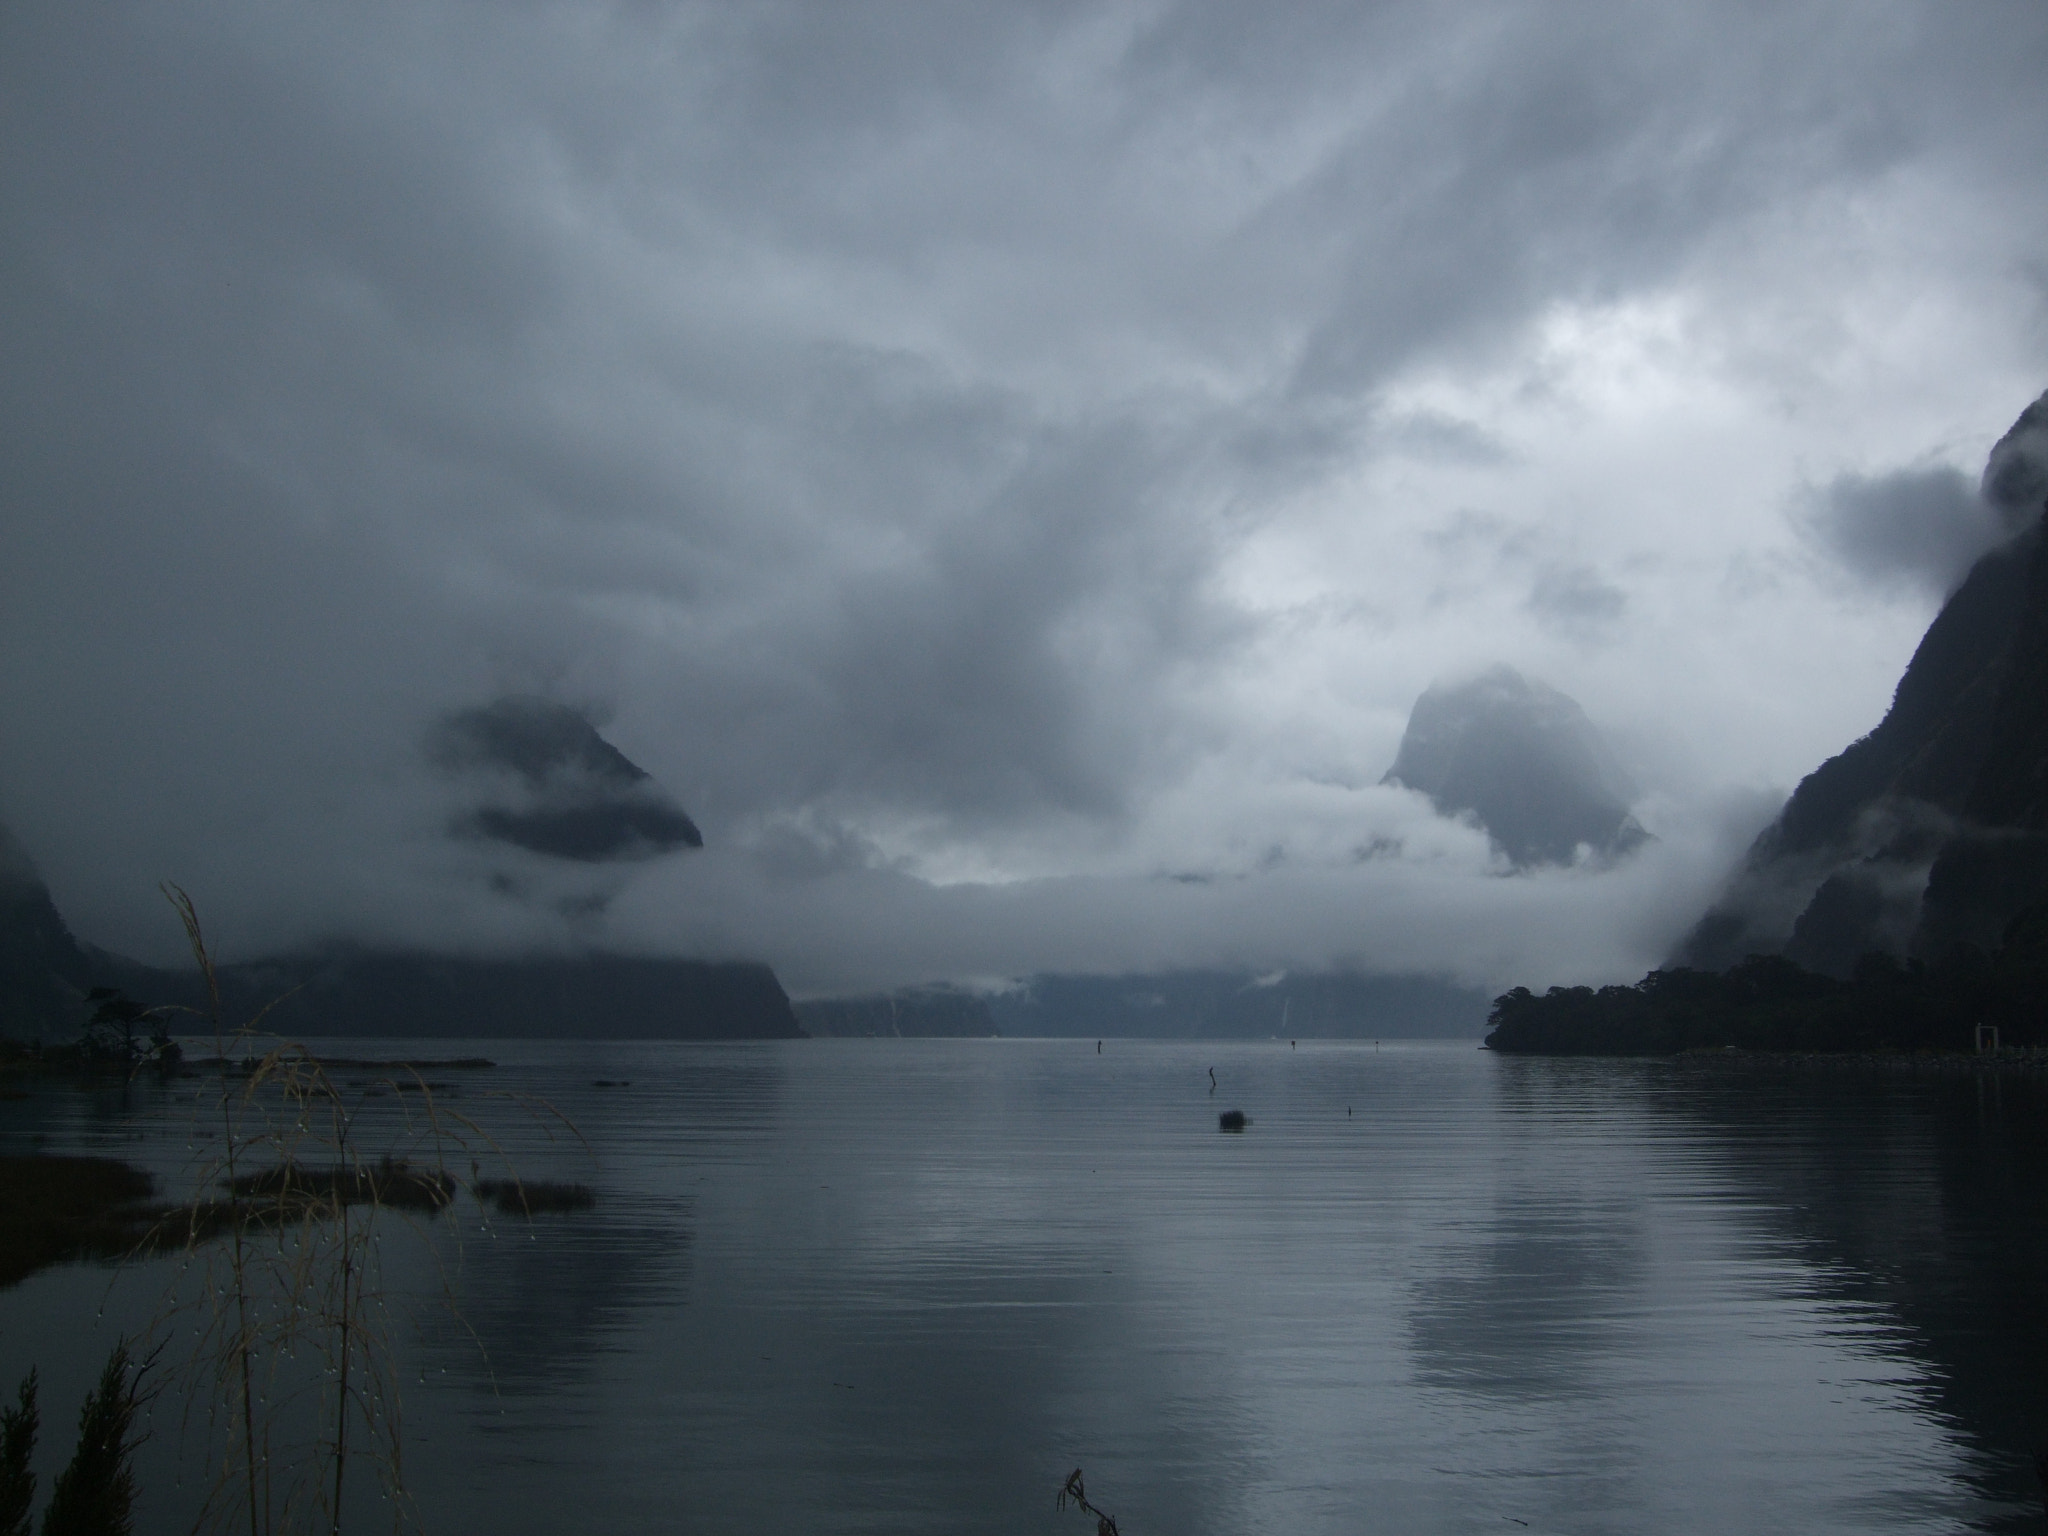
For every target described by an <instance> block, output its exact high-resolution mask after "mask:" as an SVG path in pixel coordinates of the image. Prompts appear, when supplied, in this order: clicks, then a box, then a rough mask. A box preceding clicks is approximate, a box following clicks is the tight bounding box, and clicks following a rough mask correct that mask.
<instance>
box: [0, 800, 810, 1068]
mask: <svg viewBox="0 0 2048 1536" xmlns="http://www.w3.org/2000/svg"><path fill="white" fill-rule="evenodd" d="M219 979H220V986H221V1001H222V1005H223V1015H224V1021H225V1023H226V1024H227V1025H228V1026H229V1027H230V1028H233V1027H235V1026H237V1025H239V1024H242V1023H244V1022H246V1021H247V1020H249V1019H250V1018H251V1017H252V1016H253V1015H255V1014H256V1013H257V1012H258V1011H259V1010H261V1009H263V1008H264V1007H265V1006H266V1005H268V1004H271V1003H273V1002H276V1001H277V1000H278V999H280V998H282V999H283V1001H282V1002H281V1003H278V1006H276V1007H275V1008H274V1009H272V1010H271V1011H270V1012H269V1013H268V1014H267V1015H266V1016H265V1017H264V1020H263V1025H262V1027H263V1029H264V1031H265V1032H266V1033H272V1034H288V1035H393V1036H413V1037H431V1036H442V1037H446V1036H461V1035H467V1036H480V1037H489V1036H508V1035H523V1036H565V1037H576V1036H583V1037H588V1038H592V1039H613V1040H618V1039H643V1038H659V1039H671V1040H734V1039H748V1040H770V1039H788V1038H791V1037H794V1036H799V1035H801V1034H802V1033H803V1031H802V1029H801V1028H799V1026H798V1024H797V1020H796V1015H795V1014H794V1013H793V1012H792V1011H791V1009H790V1005H789V997H788V995H787V994H786V993H784V991H783V990H782V984H781V982H779V981H777V980H776V978H775V973H774V972H773V971H772V970H770V969H769V968H768V967H767V966H765V965H761V964H757V963H752V962H746V961H707V960H671V959H662V958H656V957H649V956H638V955H618V954H609V953H606V952H604V951H601V950H600V951H590V952H586V953H582V954H574V955H542V956H523V957H512V958H506V959H483V958H470V957H465V956H456V955H431V954H417V953H402V952H395V951H389V950H382V951H380V950H365V949H337V950H334V951H330V952H328V953H325V954H319V955H306V956H285V957H279V958H273V959H268V960H261V961H254V962H248V963H244V964H237V965H224V966H222V967H221V968H220V973H219ZM99 986H104V987H114V988H118V989H119V990H120V991H121V992H123V993H125V994H126V995H127V996H129V997H131V998H133V999H134V1000H135V1001H137V1002H138V1003H141V1004H144V1005H148V1006H152V1007H154V1006H163V1005H170V1006H173V1007H177V1008H182V1009H192V1010H197V1012H196V1013H191V1014H186V1015H183V1016H181V1017H178V1018H174V1019H173V1020H172V1023H171V1027H172V1029H173V1031H174V1032H178V1033H194V1034H198V1033H204V1032H205V1031H206V1030H207V1029H209V1028H211V1026H210V1024H206V1023H205V1022H204V1010H205V1007H206V1001H207V1000H206V996H205V990H204V988H203V986H202V985H201V983H200V979H199V976H198V973H197V969H196V967H187V968H183V969H178V970H172V969H166V968H162V967H157V966H150V965H144V964H142V963H141V962H140V961H136V960H129V959H125V958H123V957H122V956H119V955H114V954H109V953H108V952H106V951H105V950H101V949H97V948H94V947H93V946H91V945H86V944H81V943H80V942H79V941H78V940H77V939H76V938H74V937H73V936H72V934H71V931H70V929H69V928H68V927H66V926H65V923H64V918H63V915H62V914H61V913H60V912H59V911H58V910H57V906H56V903H55V902H54V901H52V900H51V898H50V892H49V888H48V887H47V886H46V885H44V883H43V880H42V877H41V876H40V875H38V874H37V873H36V869H35V866H34V864H33V863H31V862H30V860H29V857H28V855H27V854H26V853H25V852H24V851H23V850H22V848H21V846H20V845H19V844H18V843H16V842H15V840H14V838H13V837H12V836H11V835H10V834H9V833H8V831H7V829H6V828H5V827H0V1036H4V1037H7V1038H11V1039H16V1040H33V1039H46V1040H51V1041H57V1040H67V1039H70V1038H72V1037H73V1036H75V1035H76V1034H77V1032H78V1031H79V1030H80V1029H81V1028H82V1027H83V1026H84V1025H85V1023H86V1022H87V1020H88V1018H89V1017H90V1016H91V1013H92V1009H93V1005H92V1004H91V1003H90V1002H89V1001H88V999H87V993H88V992H89V991H90V990H91V989H92V988H94V987H99Z"/></svg>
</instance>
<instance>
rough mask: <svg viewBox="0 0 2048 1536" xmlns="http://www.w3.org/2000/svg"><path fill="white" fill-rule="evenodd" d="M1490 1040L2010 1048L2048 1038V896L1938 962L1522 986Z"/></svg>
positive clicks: (1493, 1018)
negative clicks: (1998, 937) (1984, 1039)
mask: <svg viewBox="0 0 2048 1536" xmlns="http://www.w3.org/2000/svg"><path fill="white" fill-rule="evenodd" d="M1487 1022H1488V1024H1489V1025H1490V1026H1491V1032H1490V1033H1489V1034H1488V1035H1487V1037H1486V1044H1487V1046H1488V1048H1490V1049H1492V1050H1496V1051H1504V1052H1508V1053H1512V1054H1520V1055H1536V1056H1661V1055H1672V1054H1675V1053H1677V1052H1679V1051H1688V1050H1717V1049H1721V1048H1724V1047H1730V1046H1732V1047H1734V1048H1736V1049H1738V1050H1747V1051H1786V1052H1828V1053H1838V1052H1887V1051H1948V1052H1961V1051H1974V1050H1975V1049H1977V1038H1978V1037H1977V1026H1978V1025H1980V1024H1985V1025H1991V1026H1994V1027H1995V1028H1996V1029H1997V1030H1998V1043H1999V1045H2000V1046H2001V1047H2003V1048H2005V1049H2013V1048H2033V1047H2038V1046H2042V1045H2048V906H2037V907H2034V908H2031V909H2030V910H2028V911H2026V912H2024V913H2022V914H2021V915H2020V916H2019V917H2018V918H2016V919H2015V920H2014V921H2013V923H2012V925H2011V926H2010V927H2009V928H2008V929H2007V930H2006V936H2005V942H2004V944H2002V945H2001V946H2000V947H1999V949H1998V950H1997V951H1996V952H1995V953H1993V954H1989V955H1987V954H1985V953H1984V952H1983V951H1982V950H1977V949H1972V948H1967V947H1958V948H1956V949H1954V950H1952V951H1951V952H1950V953H1949V955H1948V956H1947V957H1946V958H1945V959H1943V960H1941V961H1939V962H1935V963H1931V964H1930V963H1926V962H1922V961H1918V960H1909V961H1903V962H1902V961H1899V960H1896V959H1894V958H1892V957H1891V956H1889V955H1884V954H1875V953H1873V954H1868V955H1865V956H1864V957H1863V959H1862V960H1861V961H1859V962H1858V963H1857V965H1856V968H1855V970H1854V972H1853V973H1852V974H1851V975H1849V976H1847V977H1835V976H1828V975H1823V974H1821V973H1820V972H1817V971H1810V970H1807V969H1805V968H1803V967H1802V966H1799V965H1797V964H1795V963H1794V962H1793V961H1791V960H1788V959H1786V958H1785V957H1783V956H1782V955H1751V956H1750V957H1749V958H1748V959H1747V960H1745V961H1743V962H1742V963H1741V964H1739V965H1735V966H1732V967H1730V968H1729V969H1728V970H1725V971H1706V970H1690V969H1685V968H1677V969H1672V970H1663V971H1652V972H1650V974H1649V975H1647V976H1645V977H1644V978H1643V979H1642V980H1641V981H1639V982H1637V983H1635V985H1633V986H1609V987H1601V988H1599V989H1597V990H1595V989H1594V988H1592V987H1552V988H1551V989H1550V990H1549V991H1548V992H1546V993H1545V994H1543V995H1542V996H1540V997H1539V996H1537V995H1536V994H1535V993H1533V992H1531V991H1530V990H1529V989H1528V988H1527V987H1516V988H1515V989H1514V990H1513V991H1510V992H1507V993H1504V994H1503V995H1502V996H1500V997H1498V998H1496V999H1494V1004H1493V1012H1492V1014H1491V1015H1490V1016H1489V1017H1488V1020H1487Z"/></svg>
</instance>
